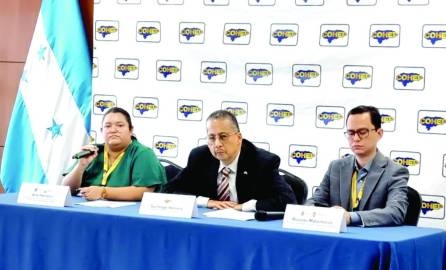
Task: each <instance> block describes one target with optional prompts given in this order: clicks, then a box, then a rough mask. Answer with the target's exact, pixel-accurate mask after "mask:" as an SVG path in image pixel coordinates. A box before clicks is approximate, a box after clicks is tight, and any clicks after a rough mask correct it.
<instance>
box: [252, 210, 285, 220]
mask: <svg viewBox="0 0 446 270" xmlns="http://www.w3.org/2000/svg"><path fill="white" fill-rule="evenodd" d="M284 215H285V212H279V211H263V210H258V211H256V213H255V214H254V218H255V219H256V220H259V221H266V220H275V219H283V216H284Z"/></svg>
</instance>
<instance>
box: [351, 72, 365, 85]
mask: <svg viewBox="0 0 446 270" xmlns="http://www.w3.org/2000/svg"><path fill="white" fill-rule="evenodd" d="M368 78H370V74H368V73H367V72H364V71H350V72H349V73H347V74H345V79H346V80H348V81H350V82H351V84H352V85H355V83H356V82H358V81H362V80H366V79H368Z"/></svg>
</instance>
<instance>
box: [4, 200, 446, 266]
mask: <svg viewBox="0 0 446 270" xmlns="http://www.w3.org/2000/svg"><path fill="white" fill-rule="evenodd" d="M16 200H17V195H16V194H4V195H0V269H1V270H17V269H45V270H49V269H57V270H62V269H76V270H79V269H107V270H108V269H124V270H133V269H175V270H178V269H225V270H228V269H336V270H341V269H355V270H358V269H361V270H362V269H395V270H396V269H401V270H402V269H404V270H411V269H423V270H435V269H438V270H440V269H445V267H446V259H445V257H446V231H444V230H440V229H433V228H419V227H412V226H402V227H384V228H356V227H348V231H347V232H345V233H341V234H333V233H318V232H308V231H296V230H287V229H283V228H282V221H281V220H277V221H267V222H258V221H248V222H239V221H233V220H223V219H212V218H206V217H204V216H202V215H201V214H202V213H203V211H205V210H200V217H199V218H193V219H180V218H164V217H152V216H141V215H139V214H138V209H139V204H137V205H136V206H135V205H133V206H128V207H122V208H114V209H112V208H91V207H86V206H80V205H75V206H73V207H65V208H52V207H43V206H28V205H18V204H17V203H16ZM73 200H74V201H75V202H78V201H81V200H83V199H81V198H75V197H73Z"/></svg>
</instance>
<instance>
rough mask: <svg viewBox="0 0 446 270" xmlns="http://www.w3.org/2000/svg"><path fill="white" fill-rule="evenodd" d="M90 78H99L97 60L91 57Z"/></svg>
mask: <svg viewBox="0 0 446 270" xmlns="http://www.w3.org/2000/svg"><path fill="white" fill-rule="evenodd" d="M91 72H92V74H91V76H92V77H93V78H97V77H98V76H99V59H98V58H97V57H93V66H92V68H91Z"/></svg>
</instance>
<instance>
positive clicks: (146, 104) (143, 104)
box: [135, 102, 158, 114]
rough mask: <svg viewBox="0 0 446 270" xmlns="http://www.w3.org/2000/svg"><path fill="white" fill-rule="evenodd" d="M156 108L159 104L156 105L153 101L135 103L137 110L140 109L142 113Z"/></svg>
mask: <svg viewBox="0 0 446 270" xmlns="http://www.w3.org/2000/svg"><path fill="white" fill-rule="evenodd" d="M156 108H158V106H156V105H155V104H153V103H151V102H139V103H138V104H136V105H135V110H137V111H139V113H140V114H144V113H145V112H148V111H153V110H156Z"/></svg>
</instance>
